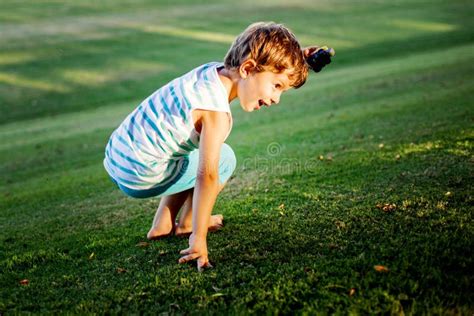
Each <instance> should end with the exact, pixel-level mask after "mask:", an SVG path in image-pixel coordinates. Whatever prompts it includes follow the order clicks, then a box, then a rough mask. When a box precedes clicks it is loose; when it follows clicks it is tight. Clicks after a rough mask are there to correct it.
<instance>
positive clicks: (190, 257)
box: [178, 252, 199, 263]
mask: <svg viewBox="0 0 474 316" xmlns="http://www.w3.org/2000/svg"><path fill="white" fill-rule="evenodd" d="M196 258H199V254H198V253H197V252H194V253H192V254H189V255H187V256H184V257H181V258H179V260H178V263H185V262H188V261H191V260H194V259H196Z"/></svg>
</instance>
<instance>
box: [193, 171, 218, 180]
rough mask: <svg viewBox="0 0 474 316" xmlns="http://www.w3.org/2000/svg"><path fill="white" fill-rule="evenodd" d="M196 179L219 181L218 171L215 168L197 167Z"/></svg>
mask: <svg viewBox="0 0 474 316" xmlns="http://www.w3.org/2000/svg"><path fill="white" fill-rule="evenodd" d="M197 181H200V182H206V183H217V182H218V181H219V172H218V171H217V170H200V169H198V172H197Z"/></svg>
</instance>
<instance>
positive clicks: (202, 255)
mask: <svg viewBox="0 0 474 316" xmlns="http://www.w3.org/2000/svg"><path fill="white" fill-rule="evenodd" d="M180 254H182V255H184V256H182V257H181V258H179V260H178V262H179V263H185V262H188V261H192V260H195V259H197V268H198V271H199V272H202V270H203V269H205V268H212V265H211V264H210V263H209V259H208V257H207V255H208V254H207V241H206V237H197V236H195V235H194V234H191V236H189V248H187V249H184V250H181V251H180Z"/></svg>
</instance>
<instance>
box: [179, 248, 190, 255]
mask: <svg viewBox="0 0 474 316" xmlns="http://www.w3.org/2000/svg"><path fill="white" fill-rule="evenodd" d="M189 253H191V248H186V249H183V250H181V251H180V252H179V254H181V255H187V254H189Z"/></svg>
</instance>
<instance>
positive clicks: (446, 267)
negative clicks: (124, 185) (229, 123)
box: [0, 0, 474, 315]
mask: <svg viewBox="0 0 474 316" xmlns="http://www.w3.org/2000/svg"><path fill="white" fill-rule="evenodd" d="M473 13H474V5H473V3H472V2H470V1H465V0H453V1H441V0H434V1H430V2H428V1H424V0H413V1H407V0H394V1H376V0H371V1H364V2H362V3H360V2H356V1H349V0H340V1H339V0H338V1H327V0H318V1H309V0H297V1H279V0H276V1H259V0H256V1H255V0H254V1H248V0H243V1H239V5H238V6H237V5H236V4H235V2H234V1H230V0H226V1H216V0H215V1H189V0H179V1H165V0H162V1H146V0H141V1H130V0H117V1H111V0H107V1H95V2H91V1H86V0H78V1H74V2H72V1H69V2H65V3H62V2H60V1H51V0H49V1H46V0H41V1H40V0H38V1H34V2H33V1H31V3H27V2H24V1H18V0H17V1H13V0H3V1H2V2H1V4H0V242H1V243H0V314H16V313H23V312H32V313H58V312H68V313H81V314H82V313H98V314H103V313H112V314H117V313H127V314H128V313H134V314H138V313H140V314H143V313H146V314H160V313H163V314H202V313H206V314H249V313H257V314H262V313H263V314H333V313H336V314H376V313H377V314H378V313H381V314H449V315H458V314H463V315H472V313H474V294H473V293H474V286H473V283H474V275H473V273H472V271H474V262H473V256H472V253H473V251H474V222H473V196H472V194H473V189H474V188H473V162H474V160H473V144H474V143H473V142H474V128H473V120H474V107H473V104H474V97H473V94H474V89H473V87H474V85H473V84H474V80H473V79H472V78H473V77H472V74H473V73H474V32H473V29H474V20H473V19H472V16H473ZM260 20H273V21H277V22H281V23H284V24H286V25H287V26H288V27H290V28H291V29H292V30H293V31H294V32H295V34H296V35H297V37H298V38H299V39H300V41H301V43H302V44H303V45H311V44H327V45H329V46H332V47H334V48H335V49H336V52H337V55H336V57H335V58H334V60H333V63H332V64H331V65H329V66H328V67H327V68H326V69H324V70H323V71H322V72H321V73H319V74H311V75H310V77H309V78H308V81H307V83H306V84H305V85H304V86H303V87H302V88H300V89H298V90H292V91H290V92H288V93H286V94H285V95H284V96H283V97H282V100H281V102H280V104H279V105H277V106H274V107H272V108H270V109H262V110H260V111H258V112H256V113H244V112H243V111H242V110H241V109H240V106H239V105H238V102H235V103H234V104H233V105H232V111H233V117H234V127H233V131H232V134H231V136H230V137H229V139H228V140H227V143H228V144H229V145H231V146H232V148H233V149H234V150H235V152H236V155H237V159H238V164H237V170H236V172H235V174H234V176H233V178H232V179H231V180H230V181H229V183H228V185H227V187H226V188H225V190H224V191H223V192H222V193H221V195H220V196H219V198H218V201H217V203H216V206H215V208H214V212H215V213H221V214H223V215H224V217H225V227H224V228H223V229H222V230H221V231H218V232H215V233H212V234H210V236H209V237H208V240H209V251H210V259H211V262H212V263H213V264H214V268H213V269H211V270H208V271H205V272H204V273H198V272H197V270H196V268H195V265H191V264H185V265H178V264H177V260H178V258H179V250H181V249H184V248H185V247H186V246H187V239H185V238H184V239H183V238H178V237H170V238H168V239H164V240H160V241H154V242H147V240H146V232H147V231H148V229H149V226H150V225H151V222H152V219H153V215H154V212H155V210H156V207H157V205H158V203H159V200H158V199H147V200H134V199H131V198H128V197H126V196H125V195H123V194H122V193H121V192H120V191H119V190H118V189H116V188H114V186H113V185H112V183H111V182H110V180H109V179H108V176H107V174H106V173H105V171H104V169H103V167H102V159H103V156H104V147H105V144H106V142H107V140H108V137H109V136H110V134H111V132H112V131H113V130H114V129H115V128H116V127H117V125H118V124H119V123H120V122H121V121H122V120H123V119H124V118H125V116H126V115H127V114H128V113H129V112H130V111H132V110H133V109H134V108H135V107H136V106H137V105H138V103H139V102H140V101H141V100H142V99H144V98H145V97H147V96H148V95H149V94H150V93H151V92H153V91H154V90H156V89H157V88H159V87H160V86H161V85H163V84H165V83H166V82H168V81H169V80H171V79H173V78H175V77H176V76H178V75H181V74H183V73H185V72H187V71H189V70H190V69H192V68H194V67H196V66H198V65H200V64H203V63H206V62H208V61H214V60H217V61H220V60H222V59H223V56H224V55H225V53H226V51H227V49H228V47H229V45H230V43H231V42H232V40H233V38H234V37H235V36H236V35H237V34H238V33H240V32H241V31H242V30H243V29H244V28H245V27H246V26H247V25H248V24H250V23H252V22H254V21H260ZM469 271H471V272H469Z"/></svg>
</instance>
